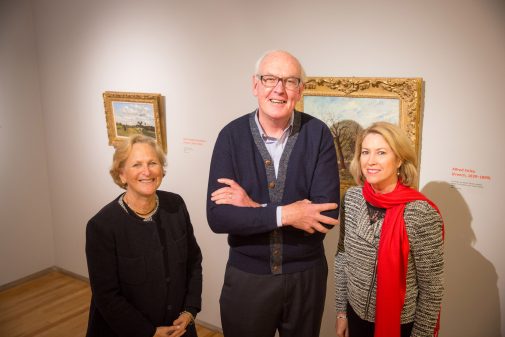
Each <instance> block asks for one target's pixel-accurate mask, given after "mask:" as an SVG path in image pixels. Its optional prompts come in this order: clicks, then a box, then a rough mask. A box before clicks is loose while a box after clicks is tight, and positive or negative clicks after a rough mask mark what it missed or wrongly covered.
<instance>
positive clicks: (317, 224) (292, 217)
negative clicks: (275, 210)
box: [282, 199, 339, 234]
mask: <svg viewBox="0 0 505 337" xmlns="http://www.w3.org/2000/svg"><path fill="white" fill-rule="evenodd" d="M337 207H338V205H337V204H335V203H325V204H313V203H312V202H311V201H310V200H307V199H305V200H300V201H297V202H294V203H292V204H289V205H286V206H282V225H283V226H293V227H295V228H298V229H301V230H303V231H305V232H307V233H310V234H313V233H315V231H318V232H321V233H328V228H326V227H324V226H323V225H321V223H325V224H327V225H332V226H336V225H338V224H339V222H338V220H336V219H333V218H331V217H329V216H325V215H322V214H321V212H324V211H330V210H333V209H336V208H337Z"/></svg>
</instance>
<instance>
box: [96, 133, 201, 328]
mask: <svg viewBox="0 0 505 337" xmlns="http://www.w3.org/2000/svg"><path fill="white" fill-rule="evenodd" d="M164 164H165V156H164V153H163V151H162V150H161V149H160V148H159V146H158V145H157V144H156V142H155V141H154V140H153V139H152V138H149V137H145V136H142V135H136V136H133V137H131V138H129V139H128V140H127V141H126V142H124V143H123V144H121V145H120V146H119V147H118V148H117V150H116V152H115V154H114V160H113V164H112V168H111V170H110V173H111V175H112V177H113V179H114V182H115V183H116V184H118V185H119V186H120V187H122V188H124V189H125V190H126V192H125V193H123V194H121V195H120V196H118V197H117V198H116V199H115V200H113V201H112V202H111V203H109V204H108V205H106V206H105V207H104V208H102V210H100V211H99V212H98V213H97V214H96V215H95V216H94V217H93V218H92V219H91V220H90V221H89V222H88V225H87V228H86V257H87V262H88V270H89V278H90V284H91V290H92V299H91V306H90V313H89V323H88V331H87V336H89V337H95V336H100V337H108V336H111V337H112V336H118V337H123V336H131V337H144V336H145V337H152V336H154V337H158V336H167V335H170V336H171V337H179V336H192V337H196V336H197V335H196V330H195V327H194V325H193V323H194V318H195V316H196V314H197V313H198V312H199V311H200V307H201V292H202V267H201V262H202V255H201V252H200V248H199V247H198V244H197V242H196V239H195V236H194V234H193V227H192V225H191V222H190V218H189V214H188V211H187V209H186V206H185V204H184V201H183V199H182V198H181V197H180V196H179V195H177V194H174V193H170V192H164V191H158V187H159V186H160V184H161V180H162V179H163V176H164V174H165V172H164Z"/></svg>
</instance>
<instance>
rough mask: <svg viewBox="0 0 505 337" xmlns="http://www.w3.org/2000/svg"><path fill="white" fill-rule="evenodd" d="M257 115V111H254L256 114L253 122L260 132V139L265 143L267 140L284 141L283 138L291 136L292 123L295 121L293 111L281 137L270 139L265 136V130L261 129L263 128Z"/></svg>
mask: <svg viewBox="0 0 505 337" xmlns="http://www.w3.org/2000/svg"><path fill="white" fill-rule="evenodd" d="M258 115H259V110H258V109H256V113H255V114H254V120H255V121H256V125H257V126H258V129H259V130H260V134H261V138H263V140H264V141H267V140H269V141H278V140H282V139H284V138H285V137H287V136H289V135H290V134H291V130H293V123H294V120H295V111H294V110H293V112H292V113H291V117H290V118H289V123H288V125H287V126H286V128H285V129H284V130H283V132H282V136H281V137H280V138H275V137H270V136H269V135H267V133H266V132H265V130H264V129H263V127H262V126H261V124H260V120H259V117H258Z"/></svg>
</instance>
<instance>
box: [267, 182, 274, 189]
mask: <svg viewBox="0 0 505 337" xmlns="http://www.w3.org/2000/svg"><path fill="white" fill-rule="evenodd" d="M268 188H269V189H273V188H275V181H271V182H269V183H268Z"/></svg>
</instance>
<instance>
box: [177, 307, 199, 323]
mask: <svg viewBox="0 0 505 337" xmlns="http://www.w3.org/2000/svg"><path fill="white" fill-rule="evenodd" d="M183 314H186V315H189V319H190V322H189V324H188V325H192V324H195V317H194V316H193V314H192V313H190V312H189V311H186V310H184V311H182V312H181V313H180V314H179V316H181V315H183Z"/></svg>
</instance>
